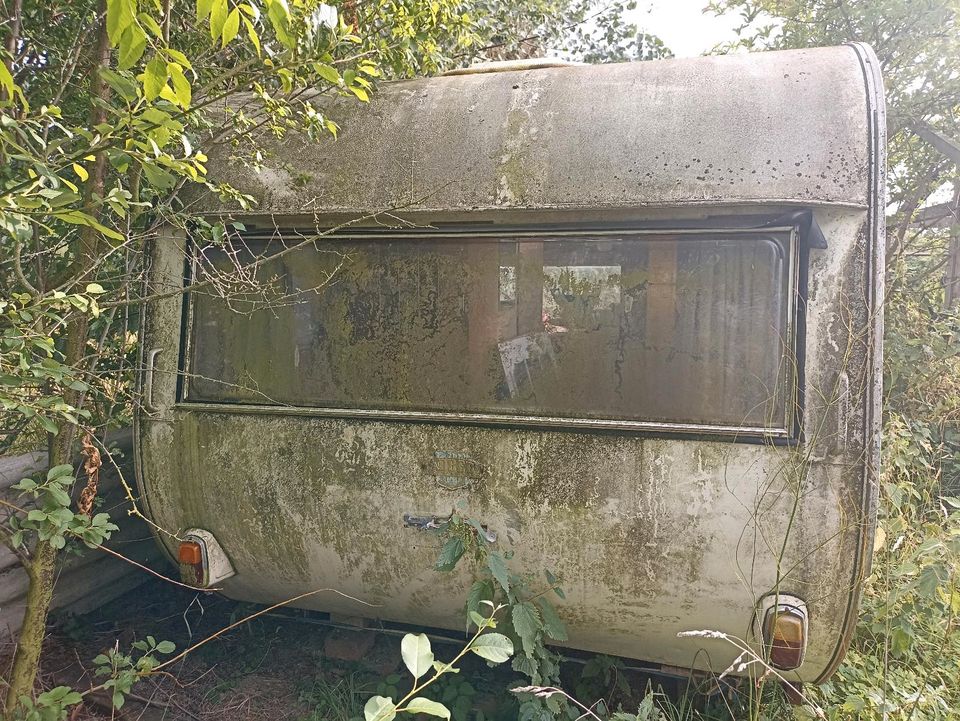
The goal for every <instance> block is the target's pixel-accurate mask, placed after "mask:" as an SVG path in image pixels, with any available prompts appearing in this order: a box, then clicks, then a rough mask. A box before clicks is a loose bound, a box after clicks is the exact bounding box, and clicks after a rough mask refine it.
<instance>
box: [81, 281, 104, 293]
mask: <svg viewBox="0 0 960 721" xmlns="http://www.w3.org/2000/svg"><path fill="white" fill-rule="evenodd" d="M86 292H87V293H89V294H90V295H99V294H100V293H106V291H105V290H104V289H103V286H102V285H100V284H99V283H87V287H86Z"/></svg>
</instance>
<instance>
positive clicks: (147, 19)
mask: <svg viewBox="0 0 960 721" xmlns="http://www.w3.org/2000/svg"><path fill="white" fill-rule="evenodd" d="M137 20H139V21H140V24H141V25H143V26H144V27H145V28H146V29H147V30H149V31H150V32H152V33H153V34H154V35H155V36H156V37H158V38H163V29H162V28H161V27H160V26H159V25H158V24H157V21H156V20H154V19H153V17H151V16H150V15H149V14H147V13H139V14H138V15H137Z"/></svg>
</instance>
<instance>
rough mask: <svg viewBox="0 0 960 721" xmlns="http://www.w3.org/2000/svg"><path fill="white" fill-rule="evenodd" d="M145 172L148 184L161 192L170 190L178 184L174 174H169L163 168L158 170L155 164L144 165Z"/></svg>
mask: <svg viewBox="0 0 960 721" xmlns="http://www.w3.org/2000/svg"><path fill="white" fill-rule="evenodd" d="M143 172H144V175H146V176H147V182H148V183H150V185H152V186H153V187H155V188H158V189H160V190H168V189H169V188H172V187H173V186H174V184H175V183H176V182H177V179H176V178H175V177H174V176H173V174H172V173H168V172H167V171H166V170H164V169H163V168H158V167H157V166H156V165H154V164H153V163H143Z"/></svg>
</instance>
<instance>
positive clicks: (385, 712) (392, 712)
mask: <svg viewBox="0 0 960 721" xmlns="http://www.w3.org/2000/svg"><path fill="white" fill-rule="evenodd" d="M396 715H397V707H396V705H395V704H394V703H393V699H392V698H387V697H386V696H374V697H373V698H371V699H370V700H369V701H367V703H366V705H364V707H363V718H364V720H365V721H393V719H394V718H395V717H396Z"/></svg>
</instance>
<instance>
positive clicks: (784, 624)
mask: <svg viewBox="0 0 960 721" xmlns="http://www.w3.org/2000/svg"><path fill="white" fill-rule="evenodd" d="M763 641H764V645H765V646H766V648H767V649H769V654H770V655H769V659H770V665H771V666H773V667H774V668H777V669H780V670H781V671H792V670H793V669H796V668H799V667H800V664H802V663H803V657H804V654H805V653H806V650H807V611H806V607H805V606H795V605H793V604H789V603H779V604H777V605H775V606H772V607H771V608H770V609H769V610H768V611H767V614H766V617H765V618H764V623H763Z"/></svg>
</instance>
